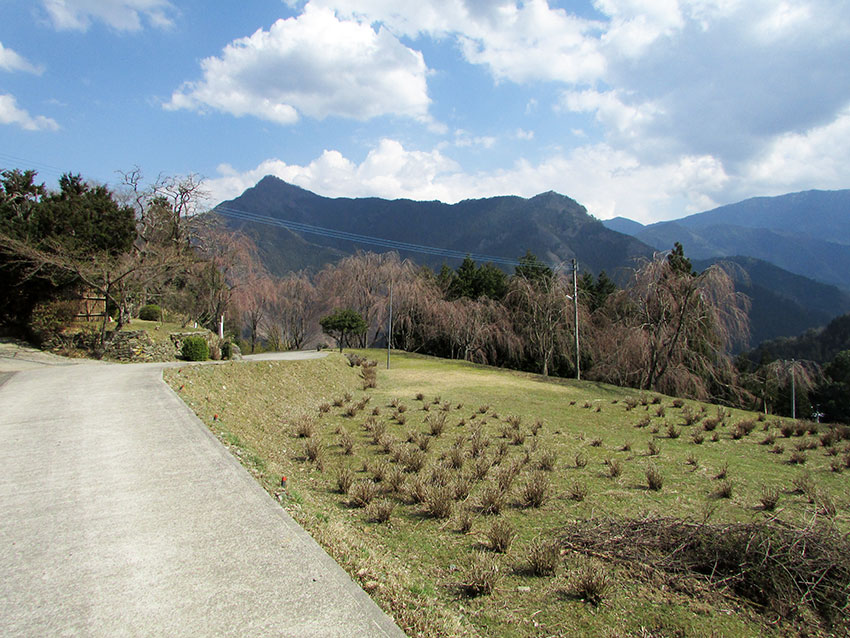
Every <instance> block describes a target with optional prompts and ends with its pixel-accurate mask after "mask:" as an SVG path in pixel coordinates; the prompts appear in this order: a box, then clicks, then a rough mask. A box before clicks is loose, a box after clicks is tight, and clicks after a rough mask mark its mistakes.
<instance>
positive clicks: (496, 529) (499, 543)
mask: <svg viewBox="0 0 850 638" xmlns="http://www.w3.org/2000/svg"><path fill="white" fill-rule="evenodd" d="M515 536H516V530H514V526H513V525H511V524H510V522H508V521H507V520H506V519H504V518H500V519H497V520H496V521H494V522H493V524H492V525H491V526H490V529H489V530H487V541H488V542H489V543H490V549H492V550H493V551H494V552H499V553H500V554H504V553H505V552H506V551H508V550H509V549H510V547H511V543H513V541H514V537H515Z"/></svg>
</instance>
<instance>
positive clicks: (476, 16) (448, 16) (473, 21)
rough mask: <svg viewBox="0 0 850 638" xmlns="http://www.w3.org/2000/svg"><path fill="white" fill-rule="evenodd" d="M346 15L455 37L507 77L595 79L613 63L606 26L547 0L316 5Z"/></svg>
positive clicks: (406, 31)
mask: <svg viewBox="0 0 850 638" xmlns="http://www.w3.org/2000/svg"><path fill="white" fill-rule="evenodd" d="M311 5H317V6H323V7H326V8H329V9H332V10H335V11H337V12H338V13H339V14H340V15H343V16H356V17H359V18H360V19H366V20H369V21H376V22H381V23H382V24H384V25H386V26H387V27H388V28H389V29H390V30H392V31H393V32H394V33H397V34H399V35H404V36H407V37H412V38H413V37H417V36H418V35H422V34H425V35H429V36H432V37H434V38H438V39H440V38H443V37H446V36H453V37H456V38H457V41H458V42H459V43H460V45H461V48H462V51H463V54H464V56H465V57H466V59H467V60H468V61H469V62H471V63H473V64H482V65H485V66H486V67H488V68H489V70H490V72H491V73H492V74H493V76H494V77H496V78H497V79H499V80H510V81H513V82H527V81H535V80H556V81H562V82H591V81H594V80H596V79H597V78H599V77H600V76H601V74H602V73H603V72H604V69H605V59H604V57H603V56H602V54H601V53H600V52H599V50H598V40H597V39H596V38H595V37H593V34H594V33H595V32H596V31H597V30H598V29H599V27H600V25H599V24H598V23H596V22H594V21H590V20H586V19H583V18H579V17H576V16H575V15H572V14H570V13H568V12H567V11H565V10H563V9H558V8H552V7H550V6H549V4H548V2H547V1H546V0H526V1H524V2H521V3H516V2H514V0H495V1H492V2H490V1H486V2H482V1H479V0H442V1H435V0H421V1H420V0H311V2H310V3H309V4H308V5H307V6H308V7H309V6H311Z"/></svg>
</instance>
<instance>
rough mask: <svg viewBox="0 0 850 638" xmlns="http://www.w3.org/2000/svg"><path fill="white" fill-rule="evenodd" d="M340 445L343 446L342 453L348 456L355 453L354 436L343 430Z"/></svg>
mask: <svg viewBox="0 0 850 638" xmlns="http://www.w3.org/2000/svg"><path fill="white" fill-rule="evenodd" d="M339 446H340V447H341V448H342V453H343V454H344V455H346V456H351V455H352V454H354V437H352V436H351V434H349V433H348V431H346V430H343V431H342V432H341V433H340V435H339Z"/></svg>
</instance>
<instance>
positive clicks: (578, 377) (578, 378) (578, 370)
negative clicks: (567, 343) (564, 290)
mask: <svg viewBox="0 0 850 638" xmlns="http://www.w3.org/2000/svg"><path fill="white" fill-rule="evenodd" d="M577 272H578V267H577V266H576V260H575V259H573V306H575V311H576V315H575V320H576V381H581V365H580V363H579V362H580V358H579V349H578V275H577Z"/></svg>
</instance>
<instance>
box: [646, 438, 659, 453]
mask: <svg viewBox="0 0 850 638" xmlns="http://www.w3.org/2000/svg"><path fill="white" fill-rule="evenodd" d="M646 448H647V449H646V451H647V454H649V456H658V453H659V452H660V450H659V449H658V444H657V443H656V442H655V441H653V440H651V439H650V441H649V443H647V446H646Z"/></svg>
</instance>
